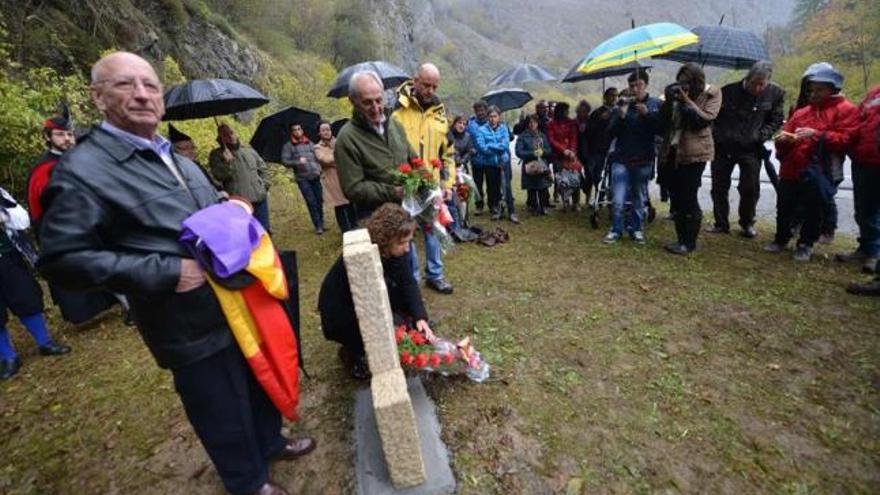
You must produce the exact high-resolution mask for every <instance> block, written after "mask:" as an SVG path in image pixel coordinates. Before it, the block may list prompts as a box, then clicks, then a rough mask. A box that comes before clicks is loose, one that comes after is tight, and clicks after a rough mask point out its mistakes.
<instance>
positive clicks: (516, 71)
mask: <svg viewBox="0 0 880 495" xmlns="http://www.w3.org/2000/svg"><path fill="white" fill-rule="evenodd" d="M555 80H556V76H554V75H553V74H551V73H550V72H548V71H547V69H544V68H543V67H539V66H537V65H532V64H519V65H517V66H514V67H511V68H510V69H507V70H505V71H504V72H501V73H500V74H498V75H497V76H495V77H493V78H492V80H491V81H489V84H490V85H492V86H503V85H512V84H523V83H527V82H542V81H555Z"/></svg>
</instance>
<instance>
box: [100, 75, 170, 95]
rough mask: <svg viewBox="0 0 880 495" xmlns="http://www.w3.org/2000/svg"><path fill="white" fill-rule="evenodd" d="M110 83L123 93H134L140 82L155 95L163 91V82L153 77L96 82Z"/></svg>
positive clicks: (148, 91)
mask: <svg viewBox="0 0 880 495" xmlns="http://www.w3.org/2000/svg"><path fill="white" fill-rule="evenodd" d="M105 83H106V84H109V85H110V87H111V88H113V89H114V90H116V91H119V92H121V93H132V92H134V90H135V89H136V88H137V85H138V84H140V85H141V86H143V87H144V89H145V90H146V91H147V93H149V94H152V95H155V94H159V93H161V92H162V84H161V83H159V81H155V80H152V79H135V78H128V79H101V80H99V81H95V84H105Z"/></svg>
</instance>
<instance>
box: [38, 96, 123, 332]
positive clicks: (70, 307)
mask: <svg viewBox="0 0 880 495" xmlns="http://www.w3.org/2000/svg"><path fill="white" fill-rule="evenodd" d="M43 138H44V139H45V140H46V151H45V152H44V153H43V155H42V156H41V157H40V158H39V160H37V164H36V165H34V166H33V168H31V171H30V174H29V175H28V185H27V204H28V209H29V210H30V223H31V225H33V232H34V233H36V234H39V231H40V229H39V225H40V220H41V219H42V216H43V204H42V201H41V196H42V195H43V190H44V189H46V186H48V185H49V179H51V178H52V171H53V170H54V168H55V165H57V164H58V161H59V160H60V159H61V157H62V156H63V155H64V153H66V152H67V151H68V150H70V149H72V148H73V147H74V146H75V145H76V137H75V136H74V133H73V121H72V120H71V118H70V111H69V109H68V107H67V105H64V107H63V108H62V110H61V113H60V115H57V116H55V117H51V118H49V119H46V120H45V122H43ZM38 240H39V238H38ZM49 292H50V293H51V294H52V301H53V302H55V304H56V305H58V308H59V309H60V310H61V317H62V318H63V319H64V320H65V321H67V322H69V323H72V324H74V325H79V324H83V323H86V322H88V321H90V320H92V319H94V318H96V317H97V316H99V315H101V314H102V313H104V312H105V311H107V310H108V309H110V308H111V307H112V306H113V305H114V304H115V303H116V302H119V303H120V305H122V307H123V309H124V311H125V312H126V313H127V312H128V302H127V301H126V300H125V298H124V297H122V296H114V295H113V294H112V293H110V292H106V291H103V292H72V291H68V290H64V289H61V288H60V287H58V286H57V285H56V284H49ZM125 318H126V324H130V323H131V322H130V321H129V319H128V316H127V315H126V317H125Z"/></svg>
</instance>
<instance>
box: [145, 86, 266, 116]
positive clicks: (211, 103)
mask: <svg viewBox="0 0 880 495" xmlns="http://www.w3.org/2000/svg"><path fill="white" fill-rule="evenodd" d="M266 103H269V99H268V98H266V97H265V96H263V94H262V93H260V92H259V91H257V90H256V89H254V88H252V87H250V86H248V85H247V84H242V83H240V82H236V81H230V80H229V79H193V80H192V81H187V82H185V83H183V84H178V85H177V86H174V87H172V88H171V89H169V90H168V91H166V92H165V116H164V117H163V118H162V120H189V119H203V118H205V117H216V116H218V115H229V114H231V113H238V112H244V111H247V110H251V109H254V108H257V107H261V106H263V105H265V104H266Z"/></svg>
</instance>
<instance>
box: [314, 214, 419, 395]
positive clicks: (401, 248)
mask: <svg viewBox="0 0 880 495" xmlns="http://www.w3.org/2000/svg"><path fill="white" fill-rule="evenodd" d="M366 227H367V231H368V232H369V233H370V239H371V240H372V241H373V243H374V244H376V245H377V246H378V248H379V255H380V257H381V258H382V270H383V272H384V275H385V285H386V286H387V287H388V299H389V302H390V303H391V311H392V313H393V314H394V322H395V324H399V323H401V322H403V321H409V322H411V323H412V324H413V325H414V326H415V327H416V329H417V330H418V331H420V332H421V333H422V334H424V335H425V337H426V338H427V339H428V340H429V341H432V342H433V340H434V333H433V332H432V331H431V327H430V325H429V324H428V313H427V311H425V305H424V303H423V302H422V293H421V291H420V290H419V285H418V283H417V282H416V280H415V278H413V274H412V270H411V269H410V265H409V249H410V241H412V238H413V233H414V232H415V229H416V222H415V220H413V218H412V217H410V216H409V214H408V213H407V212H406V211H404V210H403V208H401V207H400V205H397V204H394V203H386V204H384V205H382V206H381V207H379V208H378V209H377V210H376V211H375V212H374V213H373V214H372V215H371V216H370V217H369V219H368V220H367V222H366ZM318 311H319V312H320V313H321V328H322V330H323V332H324V337H325V338H326V339H327V340H332V341H334V342H338V343H340V344H342V347H340V349H339V356H340V358H341V359H342V360H343V362H344V363H345V364H346V365H347V366H348V367H349V368H350V371H351V374H352V376H353V377H354V378H357V379H365V378H367V377H369V368H368V366H367V360H366V356H365V352H364V342H363V339H362V338H361V332H360V327H359V326H358V321H357V315H356V314H355V309H354V301H353V300H352V297H351V286H350V285H349V282H348V275H347V274H346V271H345V263H344V262H343V260H342V256H340V257H339V258H338V259H337V260H336V263H334V264H333V266H332V267H331V268H330V271H329V272H328V273H327V275H326V276H325V277H324V282H323V283H322V284H321V291H320V293H319V295H318Z"/></svg>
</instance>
